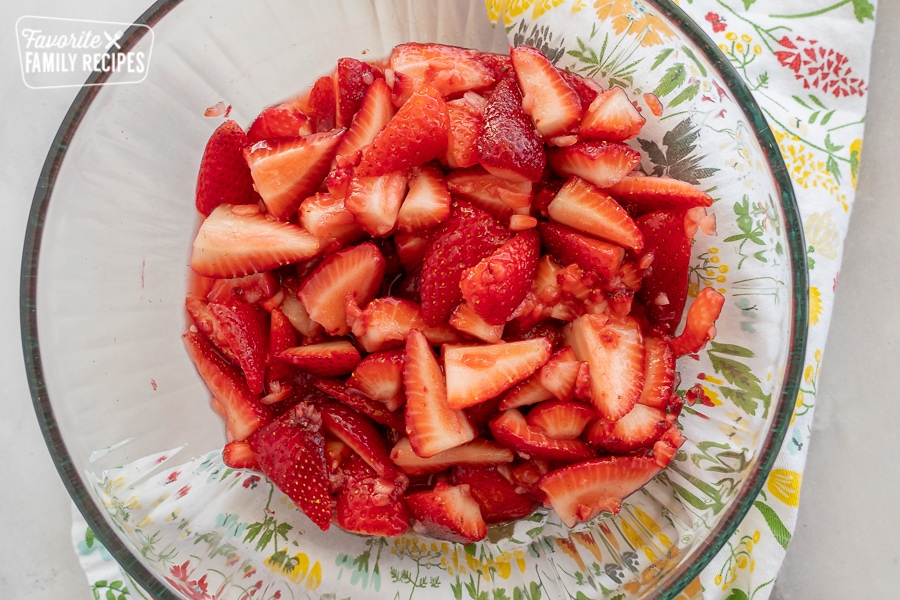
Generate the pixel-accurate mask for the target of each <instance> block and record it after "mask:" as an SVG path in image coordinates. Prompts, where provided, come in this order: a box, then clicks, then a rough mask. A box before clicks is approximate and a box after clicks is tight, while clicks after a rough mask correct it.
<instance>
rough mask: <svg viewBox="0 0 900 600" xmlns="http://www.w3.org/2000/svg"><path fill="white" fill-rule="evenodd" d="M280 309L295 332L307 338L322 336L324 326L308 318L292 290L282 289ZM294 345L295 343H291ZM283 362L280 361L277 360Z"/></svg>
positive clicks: (304, 308) (319, 337)
mask: <svg viewBox="0 0 900 600" xmlns="http://www.w3.org/2000/svg"><path fill="white" fill-rule="evenodd" d="M281 310H282V311H283V312H284V316H285V317H287V319H288V321H290V322H291V325H292V326H293V327H294V329H296V330H297V332H298V333H299V334H300V335H302V336H304V337H305V338H306V339H307V340H317V339H321V338H323V337H324V332H325V330H324V328H323V327H322V326H321V325H320V324H319V323H316V322H315V321H313V320H312V318H310V316H309V313H308V312H307V311H306V307H305V306H303V303H302V302H300V300H298V299H297V294H296V292H294V291H293V290H289V289H287V288H285V289H284V298H283V299H282V301H281ZM291 345H292V346H296V345H297V344H291ZM279 362H281V363H282V364H284V363H283V362H282V361H279Z"/></svg>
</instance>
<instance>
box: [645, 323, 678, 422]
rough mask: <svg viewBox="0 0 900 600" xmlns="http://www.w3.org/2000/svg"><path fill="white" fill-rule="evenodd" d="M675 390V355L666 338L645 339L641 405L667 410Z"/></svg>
mask: <svg viewBox="0 0 900 600" xmlns="http://www.w3.org/2000/svg"><path fill="white" fill-rule="evenodd" d="M674 390H675V353H674V352H673V351H672V346H671V345H670V344H669V341H668V340H667V339H666V338H665V337H657V336H653V335H648V336H645V337H644V387H643V388H642V389H641V396H640V398H638V403H639V404H644V405H646V406H652V407H653V408H666V407H668V406H669V405H670V404H671V399H672V392H674Z"/></svg>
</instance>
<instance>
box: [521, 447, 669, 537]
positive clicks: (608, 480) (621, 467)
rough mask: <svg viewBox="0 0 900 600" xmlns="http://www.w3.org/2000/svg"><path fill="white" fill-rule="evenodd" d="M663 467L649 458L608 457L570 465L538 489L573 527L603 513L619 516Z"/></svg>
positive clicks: (564, 521) (547, 477) (563, 519)
mask: <svg viewBox="0 0 900 600" xmlns="http://www.w3.org/2000/svg"><path fill="white" fill-rule="evenodd" d="M659 471H660V467H659V465H657V464H656V462H655V461H654V460H653V458H651V457H646V456H605V457H601V458H595V459H593V460H587V461H584V462H580V463H575V464H572V465H567V466H565V467H562V468H560V469H557V470H555V471H551V472H549V473H547V474H546V475H544V477H543V478H542V479H541V481H540V483H539V484H538V486H539V487H540V489H541V490H543V492H544V493H545V494H546V495H547V500H546V503H545V504H546V505H547V506H549V507H551V508H553V510H555V511H556V514H557V515H559V518H560V519H562V522H563V523H565V524H566V525H567V526H569V527H574V526H575V525H576V524H577V523H580V522H584V521H588V520H590V519H593V518H594V517H596V516H597V515H599V514H600V513H602V512H610V513H612V514H617V513H618V512H619V509H620V508H621V507H622V501H623V500H624V499H625V498H627V497H628V496H629V495H631V494H632V493H634V492H636V491H637V490H639V489H640V488H642V487H643V486H644V485H646V484H647V482H649V481H650V480H651V479H653V477H655V476H656V474H657V473H659Z"/></svg>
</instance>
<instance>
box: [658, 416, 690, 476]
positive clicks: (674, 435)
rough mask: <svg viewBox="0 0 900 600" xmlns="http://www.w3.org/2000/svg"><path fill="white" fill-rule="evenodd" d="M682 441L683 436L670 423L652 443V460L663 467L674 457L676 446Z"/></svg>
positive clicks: (679, 445) (676, 450) (678, 446)
mask: <svg viewBox="0 0 900 600" xmlns="http://www.w3.org/2000/svg"><path fill="white" fill-rule="evenodd" d="M683 443H684V436H683V435H681V432H680V431H679V430H678V427H676V426H675V425H672V426H671V427H669V428H668V429H667V430H666V432H665V433H664V434H663V435H662V437H661V438H659V439H658V440H656V442H655V443H654V444H653V460H654V461H656V464H657V465H659V467H660V468H662V469H665V468H666V467H668V466H669V463H670V462H672V459H673V458H675V454H676V453H677V452H678V448H680V447H681V445H682V444H683Z"/></svg>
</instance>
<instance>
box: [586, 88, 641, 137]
mask: <svg viewBox="0 0 900 600" xmlns="http://www.w3.org/2000/svg"><path fill="white" fill-rule="evenodd" d="M646 121H647V119H645V118H644V117H642V116H641V113H640V112H638V109H637V108H635V106H634V104H632V103H631V100H630V99H629V98H628V95H627V94H626V93H625V90H623V89H622V88H620V87H618V86H616V87H613V88H610V89H608V90H606V91H605V92H603V93H601V94H600V95H599V96H597V98H596V99H595V100H594V101H593V102H591V104H590V106H588V107H587V110H585V112H584V118H583V119H582V120H581V127H580V128H579V129H578V135H579V136H581V138H583V139H588V140H593V139H599V140H608V141H610V142H624V141H625V140H630V139H631V138H633V137H635V136H637V134H639V133H640V132H641V128H642V127H643V126H644V123H645V122H646Z"/></svg>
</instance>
